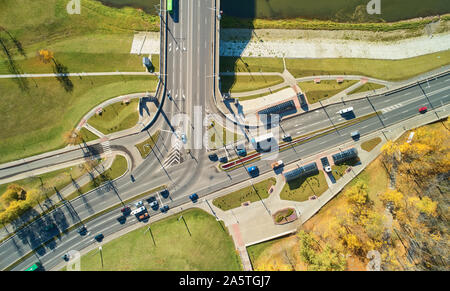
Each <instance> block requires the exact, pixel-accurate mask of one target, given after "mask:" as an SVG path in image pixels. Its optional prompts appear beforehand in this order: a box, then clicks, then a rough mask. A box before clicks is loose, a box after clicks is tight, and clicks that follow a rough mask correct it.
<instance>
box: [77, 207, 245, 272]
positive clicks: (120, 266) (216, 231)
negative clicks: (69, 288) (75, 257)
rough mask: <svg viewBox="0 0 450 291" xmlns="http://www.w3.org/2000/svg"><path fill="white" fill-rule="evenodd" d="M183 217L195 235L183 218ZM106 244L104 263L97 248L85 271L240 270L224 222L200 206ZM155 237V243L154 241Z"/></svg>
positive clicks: (83, 260) (88, 257)
mask: <svg viewBox="0 0 450 291" xmlns="http://www.w3.org/2000/svg"><path fill="white" fill-rule="evenodd" d="M181 215H182V216H183V218H184V221H186V224H187V227H188V228H189V231H190V233H191V234H192V236H190V235H189V233H188V230H187V229H186V226H185V224H184V222H183V220H178V218H179V217H180V216H181ZM149 226H150V230H151V232H150V231H147V232H146V233H144V232H145V231H146V230H147V228H148V226H143V227H141V228H139V229H137V230H134V231H132V232H130V233H127V234H125V235H123V236H121V237H120V238H117V239H115V240H113V241H111V242H108V243H105V244H103V246H102V248H103V253H102V254H103V262H104V268H103V269H102V267H101V261H100V254H99V253H97V254H95V252H96V251H97V250H93V251H91V252H89V253H88V254H86V255H84V256H82V258H81V270H82V271H94V270H95V271H97V270H104V271H109V270H111V271H150V270H152V271H240V270H242V265H241V262H240V259H239V256H238V254H237V252H236V250H235V248H234V243H233V240H232V238H231V236H230V235H229V234H228V231H227V230H226V229H225V227H224V226H223V223H222V222H218V221H216V219H215V218H214V217H213V216H211V215H209V214H208V213H206V212H204V211H203V210H199V209H192V210H186V211H184V212H181V213H180V214H177V215H173V216H169V217H167V218H165V219H163V220H160V221H157V222H154V223H151V224H150V225H149ZM152 236H153V238H154V241H155V244H156V245H155V244H153V239H152Z"/></svg>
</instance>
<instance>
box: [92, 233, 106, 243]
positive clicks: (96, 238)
mask: <svg viewBox="0 0 450 291" xmlns="http://www.w3.org/2000/svg"><path fill="white" fill-rule="evenodd" d="M104 237H105V236H104V235H103V234H102V233H99V234H97V235H96V236H95V237H94V238H95V240H96V241H98V242H101V241H102V240H103V238H104Z"/></svg>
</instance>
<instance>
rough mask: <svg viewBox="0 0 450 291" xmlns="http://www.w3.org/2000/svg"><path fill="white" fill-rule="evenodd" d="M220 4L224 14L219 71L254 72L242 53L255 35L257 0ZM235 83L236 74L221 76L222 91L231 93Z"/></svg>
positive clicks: (228, 0)
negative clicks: (254, 22) (254, 21)
mask: <svg viewBox="0 0 450 291" xmlns="http://www.w3.org/2000/svg"><path fill="white" fill-rule="evenodd" d="M220 5H221V6H220V9H221V10H222V11H223V15H222V19H221V21H220V26H221V27H220V28H221V29H220V49H219V50H220V70H219V71H220V72H222V73H224V72H229V73H232V72H247V73H252V68H251V67H250V65H249V64H248V63H246V62H245V60H244V59H242V58H241V55H242V53H243V52H244V50H245V48H246V47H247V45H248V44H249V42H250V40H251V38H252V35H253V29H254V26H253V20H254V18H255V15H256V5H255V0H246V1H241V0H227V1H221V3H220ZM235 28H240V29H235ZM255 73H256V72H255ZM251 76H252V75H251ZM235 83H236V75H235V74H232V75H227V76H223V77H221V78H220V82H219V90H220V92H222V93H229V92H230V90H231V88H232V87H233V86H234V84H235Z"/></svg>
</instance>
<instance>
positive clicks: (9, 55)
mask: <svg viewBox="0 0 450 291" xmlns="http://www.w3.org/2000/svg"><path fill="white" fill-rule="evenodd" d="M7 34H8V35H10V34H9V33H7ZM14 40H15V41H14ZM12 41H13V43H14V45H15V46H16V48H17V45H19V47H20V48H18V50H19V52H20V51H21V50H22V51H23V48H22V45H21V44H20V42H18V41H17V40H16V39H15V38H13V40H12ZM10 47H11V45H10V44H9V42H8V40H7V39H6V38H3V37H1V36H0V48H1V50H2V51H3V54H4V55H5V57H6V60H5V65H6V68H7V69H8V72H10V73H11V74H12V75H21V74H23V72H22V71H21V70H20V68H19V67H18V65H17V63H16V61H15V60H14V53H13V52H12V51H11V49H10ZM23 53H24V52H23ZM12 80H13V81H14V82H16V83H17V85H18V86H19V88H20V90H21V91H23V92H26V91H28V90H29V86H28V80H27V79H26V78H12Z"/></svg>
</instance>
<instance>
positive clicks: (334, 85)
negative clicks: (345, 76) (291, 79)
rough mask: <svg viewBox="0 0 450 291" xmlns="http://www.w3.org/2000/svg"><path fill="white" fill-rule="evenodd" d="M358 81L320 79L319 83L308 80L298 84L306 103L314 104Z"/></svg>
mask: <svg viewBox="0 0 450 291" xmlns="http://www.w3.org/2000/svg"><path fill="white" fill-rule="evenodd" d="M358 82H359V81H347V80H344V81H343V82H342V83H338V82H337V81H330V80H322V81H320V83H319V84H316V83H314V81H309V82H300V83H299V84H298V85H299V87H300V88H301V89H302V91H303V92H304V93H305V95H306V99H308V103H309V104H314V103H317V102H319V101H322V100H325V99H328V98H330V97H332V96H334V95H336V94H338V93H339V92H341V91H343V90H345V89H347V88H348V87H350V86H352V85H354V84H356V83H358Z"/></svg>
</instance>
